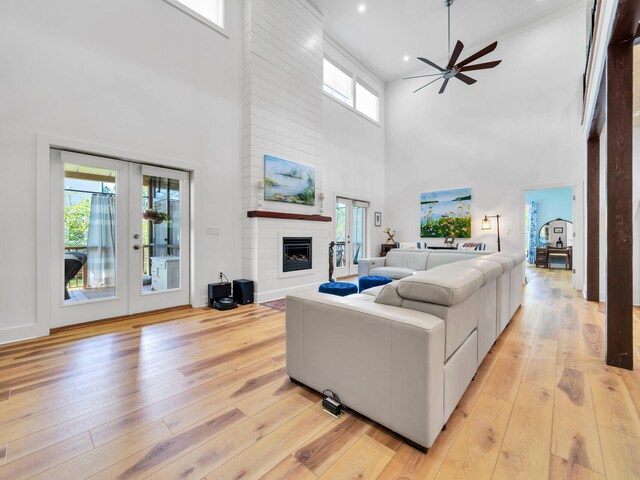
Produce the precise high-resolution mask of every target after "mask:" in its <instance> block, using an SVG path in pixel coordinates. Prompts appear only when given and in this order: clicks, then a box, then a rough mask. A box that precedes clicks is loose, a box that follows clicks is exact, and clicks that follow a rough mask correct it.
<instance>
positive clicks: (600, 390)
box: [589, 367, 640, 437]
mask: <svg viewBox="0 0 640 480" xmlns="http://www.w3.org/2000/svg"><path fill="white" fill-rule="evenodd" d="M589 380H590V383H591V393H592V395H593V403H594V409H595V412H596V420H597V422H598V425H602V426H604V427H607V428H611V429H612V430H617V431H618V432H621V433H626V434H628V435H633V436H635V437H640V416H638V412H637V411H636V408H635V405H634V403H633V400H632V399H631V395H630V394H629V391H628V390H627V386H626V384H625V382H624V380H623V379H622V374H621V373H620V372H619V371H618V369H614V368H613V367H603V368H602V369H601V370H600V372H598V373H592V374H591V375H590V376H589Z"/></svg>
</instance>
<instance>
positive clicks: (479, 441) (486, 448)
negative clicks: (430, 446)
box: [436, 393, 513, 480]
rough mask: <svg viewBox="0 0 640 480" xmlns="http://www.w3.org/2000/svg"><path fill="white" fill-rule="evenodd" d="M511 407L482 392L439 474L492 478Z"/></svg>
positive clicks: (457, 477) (446, 476) (465, 477)
mask: <svg viewBox="0 0 640 480" xmlns="http://www.w3.org/2000/svg"><path fill="white" fill-rule="evenodd" d="M512 408H513V404H512V403H510V402H507V401H505V400H502V399H500V398H496V397H494V396H491V395H487V394H485V393H482V394H481V395H480V397H479V398H478V401H477V402H476V404H475V405H474V406H473V408H472V409H471V413H470V414H469V417H468V418H467V421H466V422H465V424H464V425H463V427H462V429H461V431H460V433H459V434H458V436H457V438H456V439H455V441H454V443H453V445H452V447H451V450H450V451H449V453H448V455H447V457H446V459H445V461H444V463H443V465H442V467H441V468H440V470H439V472H438V475H437V476H436V478H437V479H442V480H445V479H446V480H448V479H467V478H474V479H476V480H481V479H485V478H491V476H492V474H493V470H494V467H495V464H496V461H497V459H498V454H499V453H500V445H501V444H502V440H503V438H504V435H505V432H506V428H507V424H508V422H509V416H510V415H511V410H512Z"/></svg>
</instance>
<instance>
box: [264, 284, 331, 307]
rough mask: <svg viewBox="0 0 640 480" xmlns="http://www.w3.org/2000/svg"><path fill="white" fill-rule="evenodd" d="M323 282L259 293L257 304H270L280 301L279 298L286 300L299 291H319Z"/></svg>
mask: <svg viewBox="0 0 640 480" xmlns="http://www.w3.org/2000/svg"><path fill="white" fill-rule="evenodd" d="M322 283H323V282H313V283H308V284H305V285H298V286H295V287H289V288H282V289H279V290H270V291H268V292H258V293H256V294H255V302H256V303H263V302H270V301H271V300H278V299H279V298H284V297H286V296H287V295H288V294H290V293H293V292H296V291H299V290H312V289H313V290H316V291H317V290H318V287H320V285H322Z"/></svg>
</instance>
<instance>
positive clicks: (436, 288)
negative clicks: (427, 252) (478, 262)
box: [397, 264, 484, 307]
mask: <svg viewBox="0 0 640 480" xmlns="http://www.w3.org/2000/svg"><path fill="white" fill-rule="evenodd" d="M483 283H484V279H483V275H482V273H480V271H479V270H476V269H475V268H470V267H463V266H459V265H455V264H454V265H442V266H441V267H438V268H434V269H433V270H427V271H425V272H418V273H416V274H415V275H411V276H410V277H406V278H403V279H402V280H400V281H399V282H398V285H397V291H398V295H400V296H401V297H403V298H406V299H408V300H416V301H419V302H428V303H435V304H437V305H444V306H447V307H450V306H453V305H457V304H458V303H462V302H464V301H465V300H466V299H467V298H469V297H470V296H471V295H473V294H474V293H475V292H476V291H477V290H478V289H479V288H480V287H481V286H482V284H483Z"/></svg>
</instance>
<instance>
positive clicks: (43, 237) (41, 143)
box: [2, 133, 199, 342]
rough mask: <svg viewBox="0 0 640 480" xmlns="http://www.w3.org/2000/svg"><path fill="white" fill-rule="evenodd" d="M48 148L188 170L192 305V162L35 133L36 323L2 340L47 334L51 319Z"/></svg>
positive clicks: (195, 176) (11, 331) (195, 183)
mask: <svg viewBox="0 0 640 480" xmlns="http://www.w3.org/2000/svg"><path fill="white" fill-rule="evenodd" d="M52 148H56V149H61V150H69V151H73V152H78V153H86V154H89V155H98V156H102V157H109V158H113V159H116V160H125V161H129V162H137V163H143V164H147V165H157V166H159V167H168V168H177V169H180V170H185V171H188V172H189V173H190V178H191V180H190V204H191V209H190V213H189V229H190V232H189V243H190V247H191V248H190V250H191V258H190V260H189V262H190V282H189V283H190V287H189V301H190V303H191V304H192V305H195V304H197V297H196V294H195V281H194V278H195V273H196V268H197V266H196V263H195V261H194V259H195V258H196V253H197V251H196V248H195V231H194V226H195V221H194V216H195V210H196V208H195V202H194V201H193V199H194V196H195V193H196V191H197V187H198V181H199V175H198V168H197V166H196V165H195V164H193V163H191V162H187V161H184V160H177V159H171V158H165V157H158V156H155V155H149V154H145V153H140V152H133V151H129V150H123V149H120V148H117V147H112V146H107V145H99V144H93V143H88V142H84V141H81V140H74V139H70V138H65V137H60V136H56V135H50V134H45V133H38V134H36V184H35V186H36V272H37V275H36V294H35V297H36V322H35V324H30V325H24V326H20V327H16V328H12V329H7V330H3V331H2V334H3V342H11V341H15V340H22V339H26V338H33V337H40V336H44V335H48V334H49V331H50V329H51V319H50V315H49V310H50V304H51V298H50V297H51V296H50V288H51V285H50V283H51V269H50V266H49V262H50V254H49V240H50V227H51V225H50V220H49V219H50V207H49V198H50V186H49V183H50V161H51V160H50V151H51V149H52Z"/></svg>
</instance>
